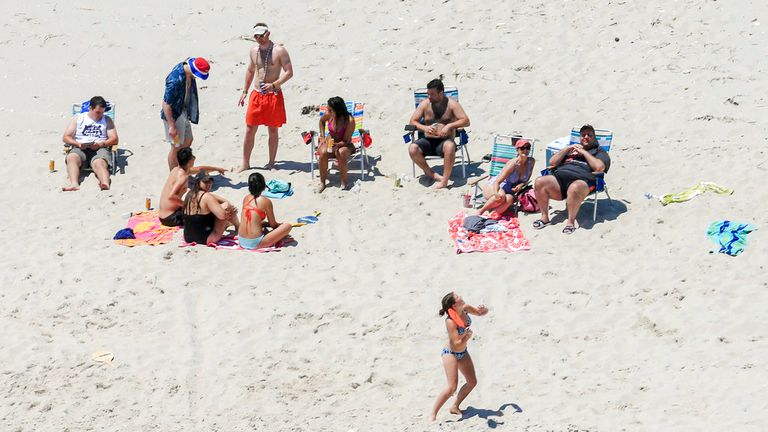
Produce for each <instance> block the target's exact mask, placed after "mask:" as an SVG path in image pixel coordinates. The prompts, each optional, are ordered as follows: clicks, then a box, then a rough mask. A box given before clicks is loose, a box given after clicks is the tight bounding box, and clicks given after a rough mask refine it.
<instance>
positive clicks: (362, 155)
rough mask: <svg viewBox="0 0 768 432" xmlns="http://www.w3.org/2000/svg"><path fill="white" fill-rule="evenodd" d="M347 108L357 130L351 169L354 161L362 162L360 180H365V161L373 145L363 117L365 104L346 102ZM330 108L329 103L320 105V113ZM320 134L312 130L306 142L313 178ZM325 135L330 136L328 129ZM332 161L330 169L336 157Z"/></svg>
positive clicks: (353, 134)
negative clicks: (369, 148)
mask: <svg viewBox="0 0 768 432" xmlns="http://www.w3.org/2000/svg"><path fill="white" fill-rule="evenodd" d="M346 105H347V110H348V111H349V113H350V114H352V116H353V117H354V118H355V131H354V132H353V133H352V145H354V146H355V153H354V154H353V155H352V157H351V158H350V159H349V167H350V171H351V168H352V163H354V162H359V163H360V180H361V181H365V175H366V168H365V162H366V150H367V149H368V147H370V145H371V138H370V130H368V129H363V117H364V115H365V104H364V103H362V102H352V101H349V102H346ZM327 110H328V105H327V104H322V105H320V109H319V113H320V116H323V115H324V114H325V112H326V111H327ZM318 135H319V133H318V132H317V131H314V130H311V131H310V132H309V133H308V135H306V136H307V137H308V139H305V142H306V143H307V144H310V149H309V152H310V162H309V166H310V171H311V172H312V179H313V180H314V179H315V166H316V165H317V164H318V154H317V147H318ZM325 136H328V131H327V130H326V131H325ZM331 161H332V162H331V163H329V164H328V170H329V171H330V170H331V169H332V168H333V161H335V158H333V159H332V160H331Z"/></svg>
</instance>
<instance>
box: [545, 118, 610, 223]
mask: <svg viewBox="0 0 768 432" xmlns="http://www.w3.org/2000/svg"><path fill="white" fill-rule="evenodd" d="M579 129H581V128H580V127H574V128H573V129H571V136H570V140H569V142H568V145H573V144H578V143H580V142H581V134H580V133H579ZM595 139H597V145H599V146H600V147H601V148H602V149H603V150H605V151H606V152H608V151H610V150H611V143H612V142H613V132H611V131H609V130H605V129H595ZM557 141H559V140H557ZM547 164H549V157H547ZM555 170H556V168H555V167H552V166H547V167H546V168H545V169H544V170H542V171H541V175H549V174H552V173H553V172H554V171H555ZM592 174H594V175H595V178H596V181H595V190H594V191H593V192H592V194H591V195H592V205H593V210H592V222H594V221H596V220H597V194H598V193H600V192H605V195H606V196H607V197H608V203H610V204H611V205H613V200H611V195H610V194H609V193H608V184H606V183H605V173H599V172H593V173H592ZM588 199H589V195H587V198H585V199H584V201H586V200H588Z"/></svg>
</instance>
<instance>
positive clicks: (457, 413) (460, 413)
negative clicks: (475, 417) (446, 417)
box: [448, 406, 463, 415]
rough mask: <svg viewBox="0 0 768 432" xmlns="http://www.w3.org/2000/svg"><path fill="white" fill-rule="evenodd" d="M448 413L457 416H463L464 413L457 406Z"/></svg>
mask: <svg viewBox="0 0 768 432" xmlns="http://www.w3.org/2000/svg"><path fill="white" fill-rule="evenodd" d="M448 411H449V412H450V413H451V414H456V415H462V414H463V413H462V412H461V410H460V409H459V407H457V406H452V407H451V409H450V410H448Z"/></svg>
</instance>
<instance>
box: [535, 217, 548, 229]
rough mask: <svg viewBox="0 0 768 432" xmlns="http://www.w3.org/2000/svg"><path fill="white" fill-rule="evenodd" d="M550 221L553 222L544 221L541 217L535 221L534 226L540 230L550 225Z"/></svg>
mask: <svg viewBox="0 0 768 432" xmlns="http://www.w3.org/2000/svg"><path fill="white" fill-rule="evenodd" d="M550 223H551V222H544V221H543V220H541V219H536V220H535V221H533V227H534V228H536V229H537V230H540V229H542V228H544V227H545V226H547V225H549V224H550Z"/></svg>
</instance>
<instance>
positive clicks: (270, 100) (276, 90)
mask: <svg viewBox="0 0 768 432" xmlns="http://www.w3.org/2000/svg"><path fill="white" fill-rule="evenodd" d="M253 33H254V34H253V37H254V38H255V39H256V42H257V43H258V46H255V47H253V48H251V51H250V53H249V55H248V69H247V70H246V71H245V86H244V87H243V94H242V95H241V96H240V102H239V103H238V104H239V105H240V106H243V105H244V104H245V97H246V96H248V89H249V88H250V87H251V83H253V78H254V75H255V76H257V77H258V82H257V83H256V88H255V89H254V90H253V91H252V92H251V96H250V98H249V101H248V111H247V112H246V114H245V138H243V163H242V165H241V166H240V170H239V171H245V170H247V169H249V168H251V151H253V139H254V137H255V136H256V130H257V129H258V127H259V126H260V125H264V126H266V127H267V130H268V131H269V162H268V163H267V165H266V166H265V168H267V169H275V157H277V141H278V135H277V132H278V131H277V129H278V128H279V127H280V126H282V125H284V124H285V103H284V101H283V91H282V88H281V86H282V85H283V84H285V82H286V81H288V80H289V79H291V77H292V76H293V65H291V58H290V57H289V56H288V50H286V49H285V47H283V46H280V45H277V44H275V43H274V42H272V41H271V40H270V39H269V36H270V32H269V29H268V28H267V25H266V24H264V23H258V24H256V25H255V26H254V27H253Z"/></svg>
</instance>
